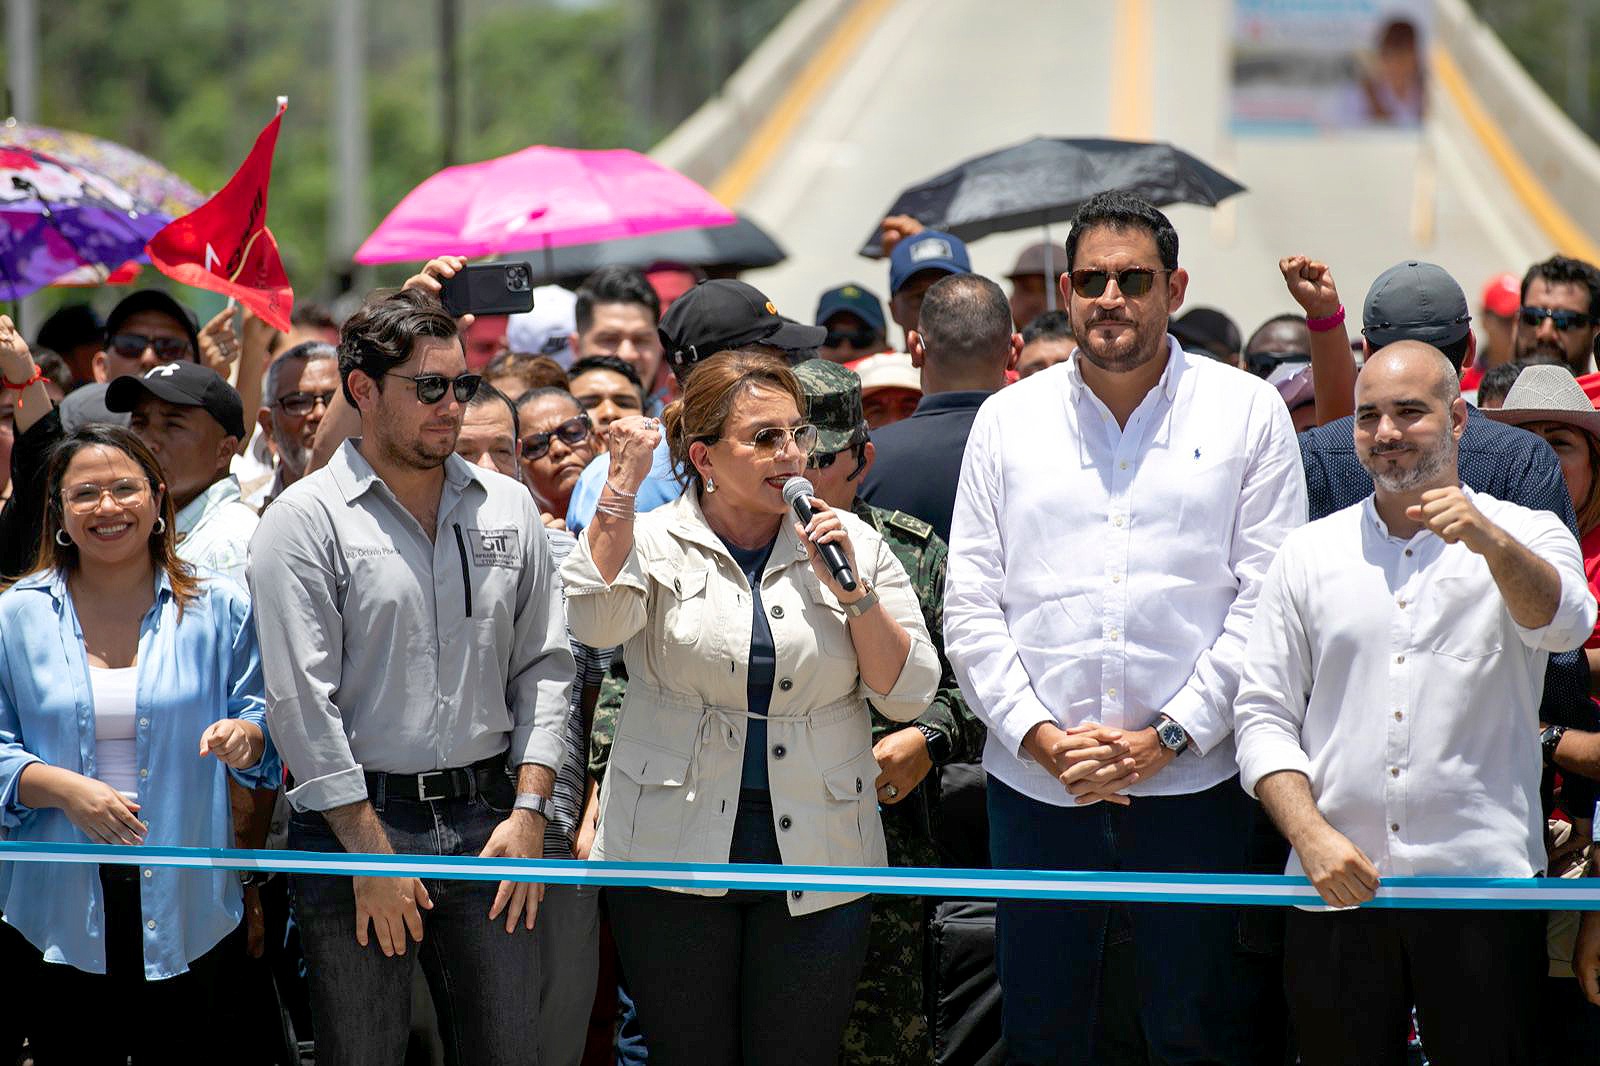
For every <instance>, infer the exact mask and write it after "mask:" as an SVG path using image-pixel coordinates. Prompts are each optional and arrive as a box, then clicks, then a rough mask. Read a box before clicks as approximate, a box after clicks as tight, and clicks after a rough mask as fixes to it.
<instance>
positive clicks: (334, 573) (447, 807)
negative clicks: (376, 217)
mask: <svg viewBox="0 0 1600 1066" xmlns="http://www.w3.org/2000/svg"><path fill="white" fill-rule="evenodd" d="M339 372H340V378H341V380H342V386H343V392H344V394H345V398H346V399H347V400H348V402H349V403H350V405H351V406H352V407H353V408H354V409H355V410H357V411H359V412H360V415H361V431H362V433H361V436H360V437H358V438H354V439H351V440H347V441H345V442H344V443H343V444H342V445H340V447H339V450H338V451H337V452H336V453H335V454H334V456H333V458H332V459H331V460H330V461H329V463H328V465H327V466H325V467H324V468H322V469H321V470H318V471H317V472H316V473H314V474H310V475H307V476H306V477H304V478H302V479H300V480H299V481H297V482H296V483H295V484H293V485H291V486H289V488H288V489H287V490H286V491H285V492H284V494H283V495H282V496H280V497H278V499H277V501H276V502H275V503H274V504H273V505H272V506H271V507H270V508H268V509H267V512H266V514H265V515H264V516H263V517H262V520H261V525H260V527H259V529H258V530H257V533H256V537H255V539H254V540H253V541H252V542H251V545H250V564H249V579H250V591H251V595H252V596H253V598H254V601H255V606H256V619H257V629H258V631H259V634H260V638H261V643H262V648H263V655H262V662H263V664H264V668H263V673H264V676H265V681H266V691H267V716H268V719H269V720H270V721H271V722H272V723H274V725H273V726H272V728H273V730H274V739H277V738H278V737H279V736H281V737H282V742H281V745H280V747H279V751H280V752H281V753H282V754H283V757H284V759H283V761H284V764H285V765H286V766H287V767H288V770H289V773H290V777H291V785H292V787H291V788H290V789H289V791H288V793H287V795H288V798H289V802H290V803H291V804H292V805H293V807H294V812H293V814H292V816H291V818H290V821H289V847H290V848H292V849H296V850H307V851H326V852H378V853H391V852H398V853H416V854H449V855H482V856H485V857H491V856H508V857H516V858H537V857H538V856H539V855H541V854H542V852H543V842H544V832H545V825H546V820H547V818H548V817H549V813H550V794H551V787H552V784H553V781H554V778H555V774H556V771H557V769H558V768H559V767H560V765H561V762H562V757H563V750H564V748H563V736H562V727H563V723H564V722H565V720H566V716H567V709H568V708H567V698H568V689H569V686H570V684H571V681H572V676H573V670H574V664H573V658H572V652H571V650H570V649H569V647H568V644H567V633H566V625H565V617H564V613H563V607H562V602H561V587H560V583H559V582H558V581H557V580H556V578H555V573H554V570H553V568H552V564H551V560H550V549H549V546H548V545H547V544H546V540H545V534H544V530H543V527H542V526H541V525H540V523H539V516H538V513H537V512H536V511H535V510H534V506H533V499H532V497H530V496H529V495H528V492H527V490H526V489H524V488H523V487H522V486H521V485H520V484H518V483H517V482H515V481H512V480H511V479H509V478H504V477H501V476H499V475H498V474H494V473H490V472H489V471H486V470H481V469H479V468H478V467H475V466H472V465H470V464H469V463H467V462H466V461H465V460H464V459H462V458H461V457H460V456H458V455H456V454H455V451H454V449H455V446H456V439H457V436H458V434H459V433H460V431H461V422H462V414H463V411H464V409H465V407H466V405H467V403H468V402H469V401H470V400H471V399H472V397H473V394H474V393H475V392H476V391H477V388H478V386H479V383H480V379H479V377H478V376H477V375H476V374H470V373H468V372H467V363H466V356H465V354H464V353H463V351H462V347H461V340H460V337H459V336H458V334H457V328H456V323H455V321H454V320H453V319H452V318H451V317H450V316H449V314H448V313H446V311H445V310H444V308H443V306H442V305H441V304H440V303H439V301H438V299H437V297H435V296H433V295H431V294H429V293H426V292H424V291H422V290H420V289H404V290H401V291H399V292H389V293H379V294H375V295H374V296H372V297H370V298H369V299H368V301H367V303H366V304H365V305H364V306H363V307H362V308H361V310H359V311H357V312H356V313H355V314H354V315H353V316H351V318H350V319H349V321H347V322H346V323H345V324H344V327H343V331H342V333H341V335H340V340H339ZM290 892H291V895H292V897H293V899H294V907H295V916H296V919H297V921H298V923H299V927H300V933H301V939H302V942H303V943H304V946H305V954H306V959H307V962H308V963H309V970H310V975H311V1005H312V1020H313V1024H314V1026H315V1029H316V1040H317V1058H318V1060H319V1061H322V1060H323V1059H326V1061H328V1062H330V1063H336V1064H351V1063H372V1064H378V1063H393V1062H399V1061H400V1060H401V1059H403V1058H404V1057H405V1047H406V1034H407V1030H408V1028H409V1022H410V1005H411V979H412V973H413V970H414V968H415V966H416V965H417V962H418V957H419V956H420V957H421V960H420V961H421V964H422V969H423V973H424V974H425V976H426V977H427V979H428V984H429V986H430V987H431V989H432V993H433V1001H434V1004H435V1006H436V1008H437V1009H438V1011H439V1017H440V1023H441V1029H442V1030H443V1031H444V1032H446V1033H450V1034H452V1039H453V1040H454V1041H455V1043H456V1046H457V1047H458V1049H459V1055H460V1057H461V1060H462V1061H463V1062H472V1063H486V1064H501V1063H518V1062H523V1061H526V1059H527V1056H528V1055H529V1053H530V1052H529V1048H531V1047H534V1046H536V1045H537V1043H538V1024H537V1020H536V1014H535V1013H534V1012H531V1011H529V1010H528V1009H527V1002H526V996H527V995H528V990H530V989H534V988H537V987H538V986H539V961H538V952H537V947H536V941H535V939H534V936H533V933H532V929H533V926H534V918H535V915H536V914H537V911H538V906H539V902H540V897H541V891H540V888H539V886H537V885H531V884H527V883H512V882H501V883H499V885H498V886H496V884H495V883H494V882H492V881H449V882H445V881H434V880H428V881H423V880H419V879H417V878H410V877H367V876H356V877H354V878H350V877H329V876H309V875H295V876H292V877H291V878H290ZM425 930H426V933H427V936H428V940H429V948H428V950H427V951H416V952H409V953H408V952H407V950H406V949H407V947H408V943H407V941H408V940H412V941H416V942H417V943H421V942H422V938H423V934H424V931H425Z"/></svg>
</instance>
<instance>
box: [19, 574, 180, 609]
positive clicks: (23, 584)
mask: <svg viewBox="0 0 1600 1066" xmlns="http://www.w3.org/2000/svg"><path fill="white" fill-rule="evenodd" d="M12 588H18V589H41V590H43V591H44V592H47V593H49V594H50V598H51V599H52V600H54V601H55V603H56V606H57V607H58V608H60V607H61V606H63V605H64V604H66V602H67V599H68V595H69V593H68V590H67V573H66V571H65V570H54V569H52V570H40V571H38V572H37V573H32V574H29V575H28V576H27V577H25V578H23V579H22V580H20V581H18V582H17V583H16V584H15V585H13V586H12ZM171 598H172V582H170V581H168V580H167V572H166V571H165V570H163V569H161V568H160V567H157V568H156V604H157V605H158V606H159V605H160V604H161V603H162V602H164V601H165V600H169V599H171Z"/></svg>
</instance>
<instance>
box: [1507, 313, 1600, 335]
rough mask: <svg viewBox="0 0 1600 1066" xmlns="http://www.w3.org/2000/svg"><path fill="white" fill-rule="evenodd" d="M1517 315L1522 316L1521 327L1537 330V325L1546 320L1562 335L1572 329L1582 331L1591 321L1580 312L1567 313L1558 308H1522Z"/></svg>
mask: <svg viewBox="0 0 1600 1066" xmlns="http://www.w3.org/2000/svg"><path fill="white" fill-rule="evenodd" d="M1517 314H1519V315H1521V316H1522V324H1523V325H1525V326H1532V327H1533V328H1534V329H1538V328H1539V323H1541V322H1543V321H1544V320H1545V319H1547V318H1548V319H1549V320H1550V322H1551V324H1552V325H1554V326H1555V327H1556V329H1558V330H1560V331H1561V332H1562V333H1566V332H1568V331H1569V330H1574V329H1583V328H1584V327H1586V326H1588V325H1589V323H1590V322H1591V321H1593V319H1591V318H1590V317H1589V316H1588V315H1586V314H1584V313H1583V312H1582V311H1568V310H1567V309H1566V308H1560V307H1524V308H1522V309H1521V310H1519V311H1518V312H1517Z"/></svg>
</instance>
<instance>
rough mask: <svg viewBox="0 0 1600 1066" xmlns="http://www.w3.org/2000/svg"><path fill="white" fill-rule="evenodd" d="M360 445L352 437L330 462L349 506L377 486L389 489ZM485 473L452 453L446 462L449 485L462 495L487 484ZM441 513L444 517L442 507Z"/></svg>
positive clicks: (336, 483) (330, 468) (446, 482)
mask: <svg viewBox="0 0 1600 1066" xmlns="http://www.w3.org/2000/svg"><path fill="white" fill-rule="evenodd" d="M360 444H361V438H360V437H351V438H350V439H349V440H346V441H345V442H344V443H343V444H341V445H340V446H339V450H338V451H336V452H334V453H333V458H331V459H329V460H328V466H327V469H328V471H329V472H330V476H331V477H332V478H333V482H334V484H335V485H338V486H339V491H340V493H342V494H343V495H344V499H345V502H346V503H355V502H356V501H357V500H359V499H360V498H361V497H362V496H365V495H366V494H367V492H368V491H370V490H371V489H372V487H373V486H374V485H384V488H385V489H387V488H388V485H385V484H384V481H383V478H381V477H379V476H378V472H377V471H376V470H374V469H372V464H371V463H369V462H367V457H366V456H364V455H362V454H361V451H360V448H359V446H360ZM483 474H484V472H483V471H482V470H479V469H478V468H477V467H475V466H473V465H472V464H471V463H469V462H467V461H466V460H465V459H463V458H461V456H459V455H455V454H452V455H451V456H450V457H449V458H447V459H446V460H445V461H444V480H445V484H446V485H447V486H449V487H451V488H454V489H456V491H457V492H458V493H459V492H460V490H462V489H464V488H466V487H467V486H468V485H470V484H474V483H476V484H478V485H480V486H481V485H483V482H484V477H483ZM391 495H393V493H391ZM441 495H442V494H441ZM440 513H441V514H443V509H442V507H441V510H440Z"/></svg>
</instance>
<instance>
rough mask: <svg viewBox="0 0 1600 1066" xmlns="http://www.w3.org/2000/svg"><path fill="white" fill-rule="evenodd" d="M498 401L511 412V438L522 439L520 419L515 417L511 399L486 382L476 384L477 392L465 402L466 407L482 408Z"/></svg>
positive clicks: (515, 413) (515, 412) (514, 405)
mask: <svg viewBox="0 0 1600 1066" xmlns="http://www.w3.org/2000/svg"><path fill="white" fill-rule="evenodd" d="M496 400H499V401H500V402H501V403H503V404H505V405H506V410H508V411H510V412H511V436H512V439H514V440H521V439H522V419H520V418H518V417H517V405H516V404H514V403H512V402H511V397H509V396H507V395H506V394H505V393H503V392H501V391H500V390H499V389H497V388H495V387H494V386H493V385H491V384H489V383H488V382H487V381H480V382H479V383H478V391H477V392H475V393H473V394H472V399H470V400H468V401H467V406H468V407H483V406H484V405H486V404H491V403H494V402H495V401H496Z"/></svg>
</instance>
